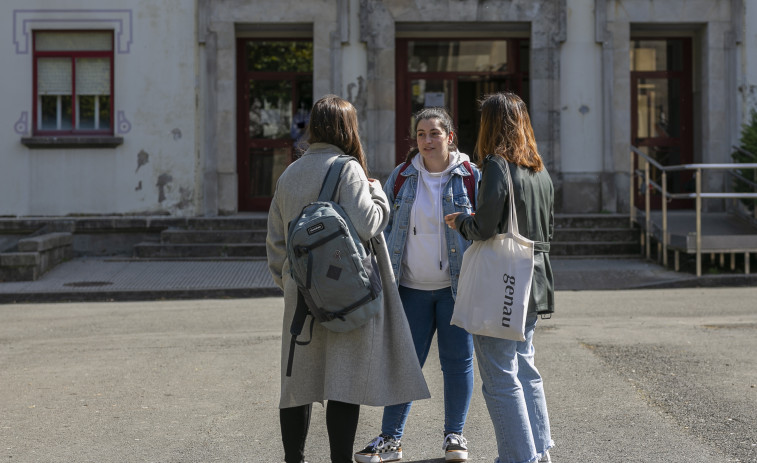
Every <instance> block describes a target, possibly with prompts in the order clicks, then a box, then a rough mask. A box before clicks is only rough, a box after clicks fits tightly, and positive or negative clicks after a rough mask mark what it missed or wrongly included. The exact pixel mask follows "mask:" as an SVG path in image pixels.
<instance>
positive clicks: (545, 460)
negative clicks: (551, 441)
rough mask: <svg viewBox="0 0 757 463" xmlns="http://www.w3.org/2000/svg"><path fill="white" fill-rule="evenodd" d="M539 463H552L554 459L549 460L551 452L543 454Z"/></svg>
mask: <svg viewBox="0 0 757 463" xmlns="http://www.w3.org/2000/svg"><path fill="white" fill-rule="evenodd" d="M539 463H552V459H551V458H549V450H547V451H546V452H544V453H542V454H541V458H539Z"/></svg>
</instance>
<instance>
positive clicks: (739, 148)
mask: <svg viewBox="0 0 757 463" xmlns="http://www.w3.org/2000/svg"><path fill="white" fill-rule="evenodd" d="M732 148H733V149H735V150H736V151H738V152H739V153H741V154H746V155H747V156H749V157H750V158H752V159H757V154H754V153H750V152H749V151H747V150H745V149H743V148H741V147H738V146H736V145H733V147H732Z"/></svg>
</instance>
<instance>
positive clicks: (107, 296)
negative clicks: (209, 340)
mask: <svg viewBox="0 0 757 463" xmlns="http://www.w3.org/2000/svg"><path fill="white" fill-rule="evenodd" d="M283 294H284V293H283V292H282V291H281V290H280V289H279V288H277V287H273V288H211V289H181V290H146V291H145V290H132V291H129V290H122V291H78V292H71V291H59V292H36V293H0V304H23V303H48V302H136V301H159V300H181V299H245V298H258V297H280V296H283Z"/></svg>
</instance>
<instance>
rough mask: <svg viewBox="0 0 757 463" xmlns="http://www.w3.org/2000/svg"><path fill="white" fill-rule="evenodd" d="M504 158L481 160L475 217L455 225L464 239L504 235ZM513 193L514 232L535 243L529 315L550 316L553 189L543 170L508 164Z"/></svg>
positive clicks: (507, 204) (459, 219) (507, 209)
mask: <svg viewBox="0 0 757 463" xmlns="http://www.w3.org/2000/svg"><path fill="white" fill-rule="evenodd" d="M505 162H507V161H505V159H504V158H502V157H501V156H496V155H489V156H487V157H486V159H485V160H484V165H483V170H482V173H481V183H480V184H479V187H478V197H477V198H476V214H475V215H470V214H460V215H459V216H457V219H456V220H455V225H456V226H457V229H458V230H459V231H460V234H462V235H463V237H465V239H467V240H486V239H489V238H491V237H492V236H494V235H495V234H496V233H506V232H507V220H508V216H509V213H510V200H509V198H508V197H507V195H508V188H507V183H506V182H507V181H508V180H507V171H506V170H505ZM509 167H510V173H511V175H512V178H513V191H514V192H515V207H516V209H517V211H516V212H517V216H518V230H519V232H520V234H521V235H523V236H525V237H526V238H528V239H530V240H533V241H536V242H537V243H536V246H535V250H536V252H535V253H534V279H533V283H532V284H531V301H530V302H529V305H528V310H529V312H534V311H535V312H537V313H539V314H551V313H552V312H554V310H555V285H554V279H553V277H552V265H551V264H550V262H549V241H550V240H551V239H552V234H553V232H554V225H555V212H554V198H555V195H554V187H553V186H552V179H551V178H550V176H549V173H547V170H546V169H544V170H542V171H541V172H533V171H531V170H530V169H527V168H525V167H519V166H516V165H515V164H513V163H509Z"/></svg>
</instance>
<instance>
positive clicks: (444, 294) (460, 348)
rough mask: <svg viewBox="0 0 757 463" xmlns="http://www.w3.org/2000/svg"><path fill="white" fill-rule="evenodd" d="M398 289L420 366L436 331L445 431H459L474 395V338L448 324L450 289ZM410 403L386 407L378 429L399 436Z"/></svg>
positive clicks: (408, 412) (450, 300)
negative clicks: (442, 381)
mask: <svg viewBox="0 0 757 463" xmlns="http://www.w3.org/2000/svg"><path fill="white" fill-rule="evenodd" d="M399 293H400V299H402V305H403V306H404V307H405V314H406V315H407V321H408V324H409V325H410V332H411V333H412V335H413V343H414V344H415V353H416V354H417V355H418V360H419V361H420V363H421V366H423V364H424V363H426V357H427V356H428V351H429V349H431V341H432V340H433V338H434V332H435V331H436V332H437V345H438V346H439V362H440V363H441V366H442V374H443V376H444V433H445V435H446V434H447V433H450V432H456V433H462V432H463V426H464V425H465V418H466V416H467V415H468V406H469V405H470V399H471V396H472V395H473V338H472V336H471V335H470V334H469V333H468V332H467V331H465V330H464V329H462V328H460V327H458V326H452V325H450V324H449V322H450V320H452V310H453V309H454V307H455V300H454V299H453V298H452V289H451V288H450V287H447V288H444V289H439V290H434V291H423V290H418V289H411V288H406V287H404V286H400V287H399ZM397 380H398V381H401V380H402V378H397ZM410 405H412V402H408V403H404V404H398V405H391V406H389V407H385V408H384V417H383V420H382V422H381V433H382V434H387V435H389V436H392V437H394V438H395V439H399V438H401V437H402V434H403V432H404V430H405V422H406V421H407V416H408V415H409V414H410Z"/></svg>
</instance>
